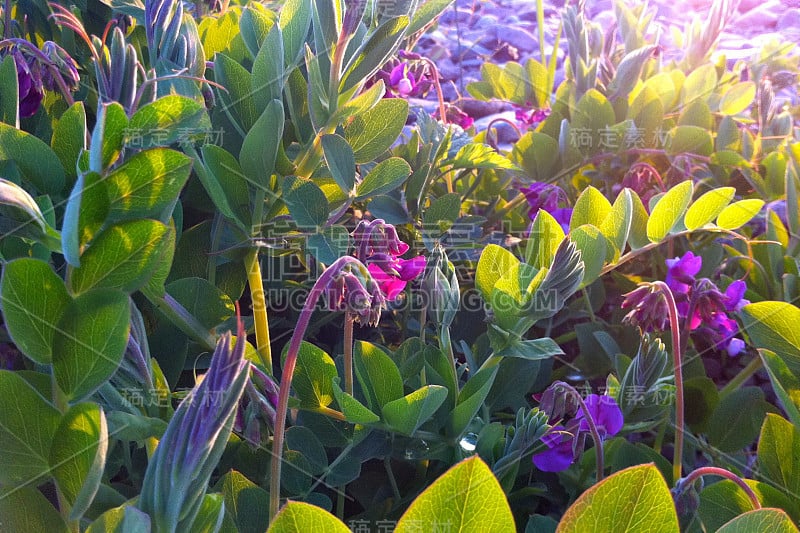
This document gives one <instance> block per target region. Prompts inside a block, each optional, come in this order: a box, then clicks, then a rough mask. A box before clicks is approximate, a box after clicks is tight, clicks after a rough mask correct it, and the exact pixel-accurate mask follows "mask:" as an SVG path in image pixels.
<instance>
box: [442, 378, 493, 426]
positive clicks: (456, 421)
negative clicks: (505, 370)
mask: <svg viewBox="0 0 800 533" xmlns="http://www.w3.org/2000/svg"><path fill="white" fill-rule="evenodd" d="M499 368H500V367H499V366H497V365H495V366H491V367H487V368H482V369H480V370H478V372H476V373H475V374H474V375H473V376H470V378H469V380H467V383H466V384H465V385H464V388H462V389H461V391H460V392H459V393H458V400H457V402H456V407H455V409H453V410H452V412H451V413H450V422H449V424H448V433H449V434H450V435H452V436H455V437H458V436H460V435H461V434H462V433H464V431H465V430H466V429H467V427H468V426H469V424H470V423H471V422H472V420H473V419H474V418H475V415H476V414H478V411H479V410H480V408H481V407H482V406H483V402H484V401H486V398H487V396H489V391H490V390H491V389H492V384H494V378H495V377H496V376H497V370H498V369H499Z"/></svg>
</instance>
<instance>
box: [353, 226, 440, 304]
mask: <svg viewBox="0 0 800 533" xmlns="http://www.w3.org/2000/svg"><path fill="white" fill-rule="evenodd" d="M352 236H353V240H354V242H355V252H354V253H353V255H354V256H355V257H356V258H357V259H358V260H360V261H361V262H362V263H364V264H365V265H367V269H368V270H369V273H370V275H371V276H372V278H373V279H374V280H375V281H376V282H377V283H378V285H379V286H380V289H381V292H382V293H383V295H384V296H385V297H386V299H387V300H390V301H391V300H394V299H395V298H397V296H398V295H399V294H400V293H401V292H402V291H403V289H405V287H406V284H407V283H408V282H409V281H412V280H413V279H415V278H417V276H419V275H420V274H421V273H422V271H423V270H425V258H424V257H422V256H417V257H414V258H413V259H401V258H400V256H401V255H403V254H404V253H406V252H407V251H408V248H409V246H408V244H406V243H404V242H403V241H401V240H400V239H399V238H398V236H397V230H396V229H395V228H394V226H392V225H391V224H387V223H386V222H385V221H383V220H382V219H379V218H378V219H375V220H372V221H366V220H362V221H361V222H359V223H358V226H356V229H355V230H353V234H352Z"/></svg>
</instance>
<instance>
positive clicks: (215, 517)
mask: <svg viewBox="0 0 800 533" xmlns="http://www.w3.org/2000/svg"><path fill="white" fill-rule="evenodd" d="M224 517H225V500H224V499H223V497H222V494H206V495H205V496H203V500H202V501H201V502H200V509H198V511H197V516H195V518H194V520H193V521H192V525H191V526H190V527H191V531H192V532H193V533H194V532H196V533H217V531H219V529H220V527H222V521H223V518H224Z"/></svg>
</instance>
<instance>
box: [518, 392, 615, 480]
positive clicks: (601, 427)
mask: <svg viewBox="0 0 800 533" xmlns="http://www.w3.org/2000/svg"><path fill="white" fill-rule="evenodd" d="M564 389H565V387H560V386H559V382H556V383H554V384H553V385H551V386H550V387H549V388H548V389H547V390H546V391H545V392H544V393H543V395H542V399H541V407H540V408H541V409H542V410H543V411H545V412H547V413H548V415H549V416H550V418H551V419H561V418H563V417H564V416H572V418H571V419H570V420H569V421H568V422H567V423H566V425H564V424H560V423H559V424H556V425H554V426H553V427H552V428H550V431H549V432H548V433H547V434H546V435H544V436H543V437H542V442H543V443H544V444H545V445H546V446H547V449H546V450H545V451H543V452H540V453H537V454H536V455H534V456H533V464H535V465H536V468H538V469H539V470H542V471H543V472H561V471H562V470H566V469H567V468H569V466H570V465H571V464H572V463H574V462H575V461H576V460H577V459H578V458H579V457H580V455H581V453H582V452H583V447H584V443H585V442H586V435H587V434H589V432H590V425H589V421H588V419H587V414H586V413H585V412H584V409H583V407H580V406H578V405H577V403H575V402H574V401H571V398H570V396H571V394H572V393H571V392H568V391H565V390H564ZM583 403H584V405H585V406H586V410H587V411H588V416H589V417H591V419H592V420H593V421H594V424H595V426H596V427H597V432H598V434H599V436H600V439H601V440H605V439H607V438H609V437H613V436H614V435H616V434H617V433H619V431H620V430H621V429H622V425H623V423H624V420H623V417H622V410H621V409H620V408H619V406H618V405H617V402H616V400H614V398H612V397H611V396H599V395H597V394H589V395H588V396H587V397H586V398H585V399H584V402H583ZM597 445H599V444H598V443H595V446H597Z"/></svg>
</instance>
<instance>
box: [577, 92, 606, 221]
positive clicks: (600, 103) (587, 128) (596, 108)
mask: <svg viewBox="0 0 800 533" xmlns="http://www.w3.org/2000/svg"><path fill="white" fill-rule="evenodd" d="M616 122H617V120H616V117H615V114H614V108H613V106H612V105H611V102H609V101H608V99H607V98H606V97H605V96H603V94H602V93H600V91H598V90H597V89H589V90H588V91H586V93H585V94H584V95H583V96H582V97H581V99H580V100H579V101H578V103H577V105H576V107H575V110H574V111H573V114H572V120H571V121H570V124H569V126H570V130H572V131H574V132H577V133H579V134H581V133H588V134H589V135H590V136H591V142H590V143H589V145H588V146H586V147H585V148H586V150H584V153H594V152H596V151H598V150H599V149H600V148H601V147H602V144H603V143H602V139H603V134H604V133H605V132H608V131H610V128H611V126H613V125H614V124H616ZM579 225H580V224H579Z"/></svg>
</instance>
